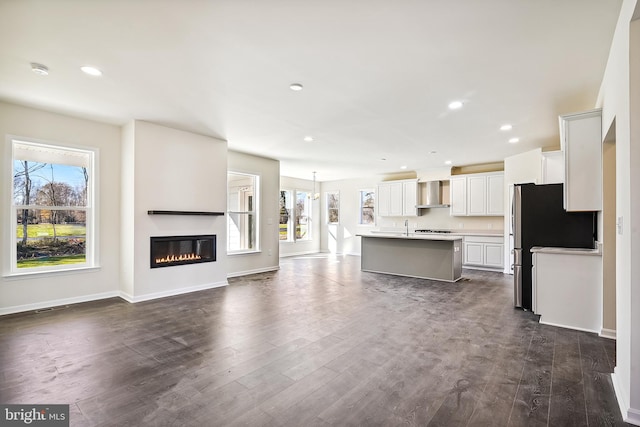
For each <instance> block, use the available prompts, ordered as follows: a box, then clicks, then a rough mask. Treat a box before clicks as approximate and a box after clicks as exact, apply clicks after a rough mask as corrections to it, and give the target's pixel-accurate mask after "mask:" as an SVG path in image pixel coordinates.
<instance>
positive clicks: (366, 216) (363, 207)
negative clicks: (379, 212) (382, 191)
mask: <svg viewBox="0 0 640 427" xmlns="http://www.w3.org/2000/svg"><path fill="white" fill-rule="evenodd" d="M375 201H376V193H375V192H374V191H373V190H360V220H359V223H360V224H362V225H373V224H374V223H375V220H376V217H375V211H374V209H375Z"/></svg>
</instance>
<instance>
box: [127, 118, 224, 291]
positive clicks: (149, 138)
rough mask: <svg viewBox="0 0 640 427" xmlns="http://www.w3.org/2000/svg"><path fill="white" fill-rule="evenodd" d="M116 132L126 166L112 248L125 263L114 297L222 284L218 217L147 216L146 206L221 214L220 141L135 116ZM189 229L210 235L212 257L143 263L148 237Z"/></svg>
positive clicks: (189, 232)
mask: <svg viewBox="0 0 640 427" xmlns="http://www.w3.org/2000/svg"><path fill="white" fill-rule="evenodd" d="M123 136H124V139H123V153H125V154H126V156H128V158H127V159H124V160H123V168H124V167H126V168H127V169H126V170H123V183H122V185H123V189H124V188H127V189H126V190H123V195H124V196H125V197H124V198H123V200H122V203H121V215H122V221H123V224H124V227H123V233H122V243H121V251H120V253H121V257H122V258H123V261H122V263H123V264H124V265H125V266H126V269H124V270H123V272H122V277H123V281H122V287H121V291H122V293H121V294H122V296H123V297H124V298H126V299H127V300H129V301H133V302H136V301H143V300H147V299H152V298H158V297H162V296H168V295H175V294H179V293H184V292H190V291H194V290H198V289H206V288H211V287H215V286H221V285H224V284H226V278H227V257H226V251H225V248H226V227H225V218H226V217H225V216H180V215H148V214H147V211H149V210H176V211H214V212H225V211H226V194H227V144H226V142H224V141H221V140H219V139H215V138H211V137H207V136H202V135H196V134H193V133H190V132H184V131H180V130H176V129H171V128H167V127H164V126H159V125H156V124H152V123H148V122H143V121H134V122H132V123H129V124H128V125H127V126H126V127H125V128H124V130H123ZM130 157H133V162H132V161H131V159H130ZM125 179H126V181H125ZM131 192H132V194H131ZM131 216H132V217H133V220H131ZM194 234H215V235H216V236H217V251H216V252H217V260H216V261H215V262H209V263H201V264H191V265H181V266H175V267H166V268H155V269H151V268H150V266H149V258H150V237H152V236H154V237H157V236H176V235H194ZM130 260H133V265H132V268H130V267H128V264H127V263H128V262H130ZM131 276H132V277H131ZM131 291H132V292H131Z"/></svg>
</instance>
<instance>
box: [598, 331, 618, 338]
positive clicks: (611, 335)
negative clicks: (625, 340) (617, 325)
mask: <svg viewBox="0 0 640 427" xmlns="http://www.w3.org/2000/svg"><path fill="white" fill-rule="evenodd" d="M599 335H600V336H601V337H602V338H609V339H610V340H615V339H616V330H615V329H606V328H602V329H600V334H599Z"/></svg>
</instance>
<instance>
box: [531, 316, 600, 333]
mask: <svg viewBox="0 0 640 427" xmlns="http://www.w3.org/2000/svg"><path fill="white" fill-rule="evenodd" d="M538 322H539V323H540V324H543V325H549V326H557V327H559V328H565V329H573V330H574V331H582V332H595V333H596V334H597V333H598V331H597V330H595V329H587V328H578V327H575V326H567V325H563V324H561V323H552V322H545V321H544V320H542V316H540V320H539V321H538Z"/></svg>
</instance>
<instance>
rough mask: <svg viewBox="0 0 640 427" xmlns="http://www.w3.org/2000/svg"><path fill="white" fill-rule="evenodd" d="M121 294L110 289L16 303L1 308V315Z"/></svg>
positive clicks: (113, 296)
mask: <svg viewBox="0 0 640 427" xmlns="http://www.w3.org/2000/svg"><path fill="white" fill-rule="evenodd" d="M119 296H120V292H118V291H109V292H102V293H99V294H91V295H82V296H79V297H72V298H61V299H56V300H50V301H42V302H36V303H33V304H24V305H15V306H12V307H4V308H0V316H4V315H5V314H14V313H23V312H25V311H34V310H42V309H45V308H53V307H60V306H64V305H70V304H78V303H81V302H89V301H96V300H101V299H107V298H115V297H119Z"/></svg>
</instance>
